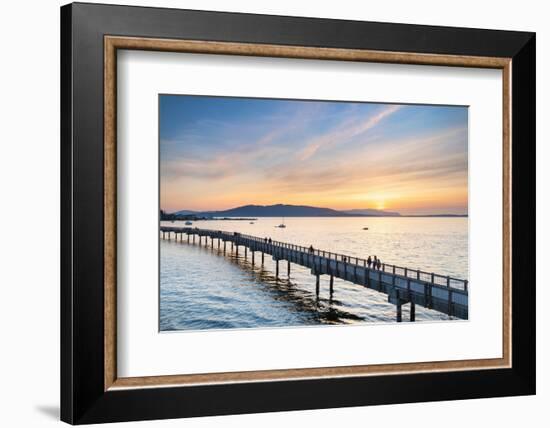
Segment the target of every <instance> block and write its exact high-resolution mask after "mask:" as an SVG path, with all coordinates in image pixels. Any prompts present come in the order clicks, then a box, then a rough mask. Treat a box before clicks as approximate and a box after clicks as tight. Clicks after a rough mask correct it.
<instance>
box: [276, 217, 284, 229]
mask: <svg viewBox="0 0 550 428" xmlns="http://www.w3.org/2000/svg"><path fill="white" fill-rule="evenodd" d="M276 227H279V228H281V229H284V228H285V227H286V226H285V218H284V217H283V222H282V223H281V224H280V225H279V226H276Z"/></svg>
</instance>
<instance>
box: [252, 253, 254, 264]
mask: <svg viewBox="0 0 550 428" xmlns="http://www.w3.org/2000/svg"><path fill="white" fill-rule="evenodd" d="M252 266H254V251H252Z"/></svg>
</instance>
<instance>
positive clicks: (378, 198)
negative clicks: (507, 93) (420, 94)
mask: <svg viewBox="0 0 550 428" xmlns="http://www.w3.org/2000/svg"><path fill="white" fill-rule="evenodd" d="M467 137H468V110H467V108H466V107H448V106H424V105H399V104H376V103H348V102H323V101H298V100H275V99H254V98H229V97H206V96H205V97H203V96H184V95H161V96H160V167H161V207H162V208H163V209H165V210H167V211H175V210H179V209H194V210H213V209H227V208H232V207H235V206H240V205H245V204H262V205H268V204H275V203H289V204H303V205H315V206H323V207H329V208H335V209H350V208H377V209H386V210H395V211H399V212H401V213H404V214H428V213H435V214H437V213H459V214H462V213H466V212H467V185H468V183H467V176H468V173H467V167H468V166H467V159H468V155H467V151H468V147H467Z"/></svg>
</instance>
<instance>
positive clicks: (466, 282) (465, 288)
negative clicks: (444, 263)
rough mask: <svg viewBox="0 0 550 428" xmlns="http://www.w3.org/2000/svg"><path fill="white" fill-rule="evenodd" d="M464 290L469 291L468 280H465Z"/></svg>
mask: <svg viewBox="0 0 550 428" xmlns="http://www.w3.org/2000/svg"><path fill="white" fill-rule="evenodd" d="M464 291H468V280H467V279H466V280H464Z"/></svg>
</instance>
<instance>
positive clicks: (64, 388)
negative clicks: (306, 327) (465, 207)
mask: <svg viewBox="0 0 550 428" xmlns="http://www.w3.org/2000/svg"><path fill="white" fill-rule="evenodd" d="M105 35H117V36H135V37H152V38H167V39H187V40H207V41H222V42H242V43H263V44H272V45H293V46H314V47H329V48H348V49H368V50H374V51H396V52H414V53H426V54H447V55H469V56H491V57H508V58H512V93H511V94H512V96H511V100H512V104H511V109H512V126H511V129H512V142H513V143H512V176H513V181H512V207H513V209H512V243H513V247H512V367H511V368H506V369H494V370H466V371H451V372H431V373H418V374H399V375H391V376H387V375H381V376H364V377H347V378H328V379H327V378H324V379H307V380H292V381H269V382H263V381H262V382H253V383H234V384H220V385H202V386H201V385H197V386H184V387H164V388H141V389H128V390H114V391H110V390H108V391H105V390H104V317H103V311H104V295H103V281H104V253H103V251H104V245H103V244H104V242H103V239H104V238H103V236H104V234H103V232H104V222H103V219H104V182H103V177H104V175H103V170H104V151H103V137H104V129H103V120H104V115H103V113H104V104H103V103H104V99H103V88H104V86H103V85H104V81H103V77H104V74H103V73H104V67H103V59H104V36H105ZM535 98H536V90H535V34H534V33H528V32H513V31H495V30H482V29H466V28H449V27H435V26H421V25H408V24H390V23H376V22H357V21H343V20H329V19H312V18H297V17H285V16H267V15H252V14H240V13H222V12H207V11H192V10H179V9H161V8H145V7H128V6H113V5H100V4H86V3H73V4H69V5H66V6H63V7H62V8H61V419H62V420H63V421H65V422H68V423H71V424H86V423H99V422H115V421H132V420H144V419H165V418H179V417H191V416H204V415H223V414H238V413H257V412H270V411H283V410H300V409H316V408H329V407H346V406H365V405H374V404H393V403H406V402H420V401H439V400H459V399H470V398H482V397H499V396H513V395H529V394H534V393H535V363H536V361H535V336H536V334H535V328H536V327H535V240H536V234H535V204H536V202H535V101H536V100H535Z"/></svg>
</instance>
